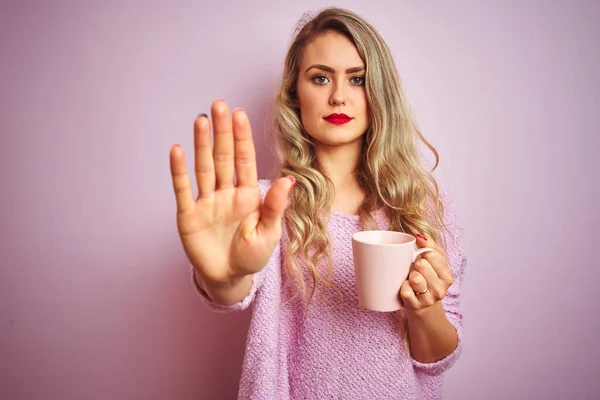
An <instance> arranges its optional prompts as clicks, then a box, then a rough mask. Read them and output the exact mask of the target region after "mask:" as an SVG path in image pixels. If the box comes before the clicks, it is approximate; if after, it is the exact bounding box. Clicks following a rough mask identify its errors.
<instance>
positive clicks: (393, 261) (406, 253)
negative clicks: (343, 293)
mask: <svg viewBox="0 0 600 400" xmlns="http://www.w3.org/2000/svg"><path fill="white" fill-rule="evenodd" d="M416 241H417V240H416V239H415V237H414V236H412V235H409V234H407V233H402V232H396V231H382V230H375V231H362V232H357V233H355V234H354V235H353V236H352V253H353V257H354V276H355V279H356V289H357V291H358V302H359V304H360V305H361V306H362V307H363V308H366V309H368V310H372V311H381V312H389V311H397V310H399V309H400V308H402V304H400V299H399V296H400V286H401V285H402V283H403V282H404V281H405V280H406V278H407V277H408V273H409V272H410V267H411V265H412V264H413V263H414V262H415V260H416V259H417V257H418V256H419V255H420V254H423V253H425V252H427V251H431V250H433V249H432V248H429V247H422V248H418V247H417V245H416Z"/></svg>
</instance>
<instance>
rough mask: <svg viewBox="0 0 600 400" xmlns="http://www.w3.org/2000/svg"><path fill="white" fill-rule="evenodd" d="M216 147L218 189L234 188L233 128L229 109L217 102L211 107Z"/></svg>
mask: <svg viewBox="0 0 600 400" xmlns="http://www.w3.org/2000/svg"><path fill="white" fill-rule="evenodd" d="M211 113H212V120H213V132H214V137H215V147H214V150H213V158H214V165H215V178H216V188H217V189H227V188H230V187H233V171H234V165H233V128H232V123H231V115H230V113H229V107H228V106H227V104H226V103H225V102H224V101H221V100H217V101H215V102H214V103H213V105H212V107H211Z"/></svg>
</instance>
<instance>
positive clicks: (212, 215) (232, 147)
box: [171, 102, 291, 282]
mask: <svg viewBox="0 0 600 400" xmlns="http://www.w3.org/2000/svg"><path fill="white" fill-rule="evenodd" d="M212 111H213V120H214V131H215V134H214V136H215V144H214V149H213V148H212V146H211V144H210V128H209V123H208V120H207V119H205V118H200V119H198V120H196V123H195V137H194V142H195V169H196V182H197V185H198V198H197V199H195V200H194V199H193V197H192V193H191V183H190V181H189V179H188V176H187V172H186V169H185V160H184V156H183V152H182V151H181V149H180V148H178V147H174V148H173V149H172V152H171V172H172V177H173V186H174V190H175V194H176V199H177V226H178V230H179V234H180V237H181V241H182V244H183V248H184V251H185V253H186V255H187V257H188V258H189V260H190V262H191V263H192V265H193V266H194V267H195V268H196V269H197V270H198V272H200V274H201V275H202V276H203V278H204V279H206V280H209V281H213V282H221V281H226V280H227V279H228V278H230V277H233V276H242V275H247V274H250V273H253V272H256V271H259V270H260V269H262V268H263V267H264V266H265V264H266V263H267V261H268V259H269V257H270V255H271V253H272V252H273V249H274V248H275V246H276V244H277V241H278V240H279V238H280V237H281V226H280V221H281V217H282V214H283V209H284V205H285V199H286V197H287V194H288V193H289V190H290V189H291V181H289V180H286V179H280V180H279V181H277V182H276V183H275V184H274V185H273V186H272V187H271V189H270V190H269V193H267V196H266V198H265V201H264V204H263V200H262V198H261V193H260V190H259V188H258V181H257V175H256V163H255V152H254V145H253V143H252V133H251V130H250V125H249V122H248V119H247V118H246V116H245V114H244V113H243V112H237V113H234V114H235V115H234V118H233V119H232V118H231V116H230V115H229V110H228V109H227V105H226V104H224V103H222V102H217V103H215V104H213V110H212ZM234 170H235V172H236V174H237V180H238V181H237V183H236V184H234V179H233V174H234Z"/></svg>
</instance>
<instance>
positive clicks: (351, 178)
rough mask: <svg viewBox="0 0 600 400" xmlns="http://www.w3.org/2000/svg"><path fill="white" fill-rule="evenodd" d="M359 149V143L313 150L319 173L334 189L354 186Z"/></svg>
mask: <svg viewBox="0 0 600 400" xmlns="http://www.w3.org/2000/svg"><path fill="white" fill-rule="evenodd" d="M361 149H362V143H361V142H356V144H355V143H352V144H351V145H348V146H343V147H341V146H340V147H337V146H335V147H333V146H331V147H317V148H315V151H316V156H317V160H318V162H319V166H320V167H321V171H322V172H323V174H324V175H325V176H327V177H328V178H329V179H330V180H331V181H332V182H333V185H334V186H335V188H336V189H341V188H344V187H348V186H355V185H356V183H357V181H356V169H357V167H358V162H359V157H360V151H361Z"/></svg>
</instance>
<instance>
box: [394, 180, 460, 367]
mask: <svg viewBox="0 0 600 400" xmlns="http://www.w3.org/2000/svg"><path fill="white" fill-rule="evenodd" d="M442 201H443V204H444V223H445V225H446V227H447V231H446V232H444V238H445V246H444V247H445V257H444V256H443V255H442V254H440V253H439V252H428V253H425V254H424V255H423V257H422V258H423V259H424V260H422V261H424V262H419V261H417V263H415V270H416V271H413V272H411V277H410V278H409V280H410V281H411V282H410V283H411V285H412V286H413V287H415V290H413V287H411V285H408V287H404V285H403V288H402V289H401V291H404V293H405V296H406V297H407V299H408V298H410V299H411V301H412V304H414V305H416V306H415V307H406V308H405V310H406V319H407V324H408V338H409V345H410V352H411V356H412V358H413V364H414V365H415V368H417V369H418V370H420V371H422V372H424V373H426V374H429V375H439V374H441V373H443V372H444V371H446V370H447V369H448V368H450V367H451V366H452V365H453V364H454V363H455V362H456V360H457V359H458V358H459V356H460V354H461V353H462V330H463V315H462V312H461V310H460V292H461V287H462V283H463V280H464V274H465V267H466V262H467V258H466V255H465V252H464V249H463V241H462V230H461V229H460V228H458V226H457V223H456V215H455V212H454V208H453V204H452V202H451V201H450V199H449V197H448V196H447V194H446V193H445V192H443V193H442ZM428 242H429V243H428ZM417 244H418V245H419V246H420V247H423V246H433V247H435V243H431V240H429V241H427V240H425V239H423V238H418V239H417ZM432 265H433V266H435V268H432ZM442 265H443V266H442ZM440 267H441V268H440ZM417 272H422V275H421V274H419V273H417ZM413 273H414V277H415V278H419V279H413V276H412V274H413ZM428 274H429V275H428ZM431 274H433V276H432V275H431ZM438 275H439V276H438ZM423 278H425V279H423ZM436 279H441V280H442V281H446V282H450V285H449V286H445V287H447V290H445V293H443V289H441V288H440V287H439V286H437V285H436V284H433V285H432V284H431V283H433V282H435V281H436ZM421 285H422V286H421ZM425 288H428V289H429V292H428V293H427V294H424V295H421V294H415V292H422V291H423V290H424V289H425ZM406 289H408V290H406ZM440 294H441V296H440ZM436 298H437V299H439V298H441V299H442V300H438V301H436ZM419 303H420V304H419Z"/></svg>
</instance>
